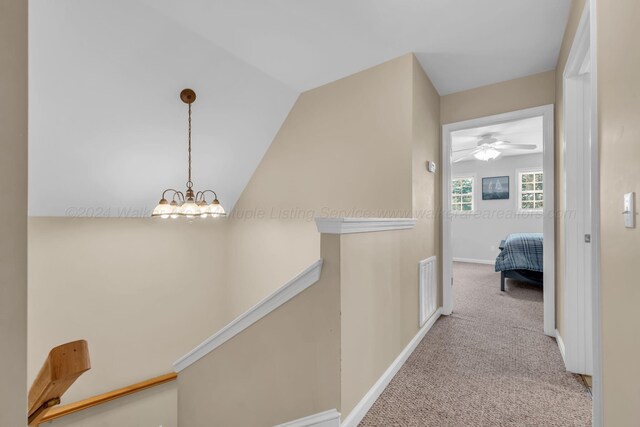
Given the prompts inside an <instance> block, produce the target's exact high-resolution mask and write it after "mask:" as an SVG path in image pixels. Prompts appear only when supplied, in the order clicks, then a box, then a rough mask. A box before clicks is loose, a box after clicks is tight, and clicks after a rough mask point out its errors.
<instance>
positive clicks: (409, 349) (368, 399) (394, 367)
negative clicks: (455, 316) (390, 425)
mask: <svg viewBox="0 0 640 427" xmlns="http://www.w3.org/2000/svg"><path fill="white" fill-rule="evenodd" d="M441 314H442V308H438V310H436V312H435V313H433V315H432V316H431V317H430V318H429V320H428V321H427V323H425V325H424V326H423V327H422V328H421V329H420V330H419V331H418V333H417V334H416V336H415V337H413V339H412V340H411V341H410V342H409V344H407V346H406V347H405V348H404V349H403V350H402V352H401V353H400V354H399V355H398V357H396V359H395V360H394V361H393V362H392V363H391V365H389V367H388V368H387V370H386V371H384V373H383V374H382V376H381V377H380V378H378V381H376V383H375V384H374V385H373V387H371V388H370V389H369V391H368V392H367V394H365V395H364V397H363V398H362V400H360V402H358V404H357V405H356V406H355V408H353V410H352V411H351V413H350V414H349V415H348V416H347V417H346V418H345V419H344V421H343V422H342V424H341V426H342V427H356V426H357V425H358V423H360V421H362V419H363V418H364V416H365V415H366V414H367V412H368V411H369V409H371V406H373V404H374V403H375V401H376V399H377V398H378V397H379V396H380V394H382V392H383V391H384V389H385V387H387V385H388V384H389V383H390V382H391V380H392V379H393V377H394V376H395V374H397V373H398V371H399V370H400V368H401V367H402V365H404V362H406V361H407V359H408V358H409V356H410V355H411V353H413V351H414V350H415V349H416V347H418V344H420V341H422V339H423V338H424V336H425V335H426V334H427V332H429V329H431V327H432V326H433V324H434V323H436V320H438V318H439V317H440V315H441Z"/></svg>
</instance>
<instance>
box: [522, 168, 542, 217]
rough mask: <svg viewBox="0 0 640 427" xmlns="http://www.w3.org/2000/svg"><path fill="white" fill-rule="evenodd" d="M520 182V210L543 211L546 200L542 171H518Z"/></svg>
mask: <svg viewBox="0 0 640 427" xmlns="http://www.w3.org/2000/svg"><path fill="white" fill-rule="evenodd" d="M518 182H519V183H520V186H519V187H518V190H519V191H518V210H521V211H541V210H542V208H543V201H544V189H543V176H542V171H541V170H536V171H522V172H520V173H518Z"/></svg>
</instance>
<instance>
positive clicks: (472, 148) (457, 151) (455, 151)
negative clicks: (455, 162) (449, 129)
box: [452, 147, 478, 153]
mask: <svg viewBox="0 0 640 427" xmlns="http://www.w3.org/2000/svg"><path fill="white" fill-rule="evenodd" d="M477 149H478V147H471V148H463V149H461V150H453V151H452V153H461V152H463V151H469V150H477Z"/></svg>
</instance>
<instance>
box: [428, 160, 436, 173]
mask: <svg viewBox="0 0 640 427" xmlns="http://www.w3.org/2000/svg"><path fill="white" fill-rule="evenodd" d="M427 170H428V171H429V172H431V173H435V172H436V162H427Z"/></svg>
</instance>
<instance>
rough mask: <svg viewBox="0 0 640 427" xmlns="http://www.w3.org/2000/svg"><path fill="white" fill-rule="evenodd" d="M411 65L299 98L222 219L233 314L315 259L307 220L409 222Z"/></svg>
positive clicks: (407, 61)
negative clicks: (226, 231) (229, 213)
mask: <svg viewBox="0 0 640 427" xmlns="http://www.w3.org/2000/svg"><path fill="white" fill-rule="evenodd" d="M413 63H414V58H413V55H412V54H408V55H404V56H402V57H400V58H396V59H394V60H391V61H389V62H386V63H384V64H381V65H378V66H376V67H374V68H371V69H369V70H365V71H362V72H360V73H357V74H355V75H352V76H349V77H346V78H344V79H341V80H338V81H336V82H333V83H329V84H327V85H325V86H322V87H319V88H316V89H313V90H310V91H308V92H305V93H303V94H302V95H300V98H299V99H298V101H297V102H296V104H295V106H294V107H293V109H292V110H291V112H290V114H289V116H288V117H287V119H286V120H285V122H284V124H283V126H282V128H281V129H280V131H279V133H278V135H277V136H276V138H275V140H274V141H273V143H272V144H271V146H270V147H269V150H268V151H267V153H266V155H265V157H264V158H263V160H262V162H261V163H260V165H259V166H258V168H257V170H256V171H255V172H254V174H253V176H252V178H251V180H250V182H249V184H248V185H247V187H246V188H245V190H244V192H243V193H242V196H241V197H240V200H239V201H238V204H237V205H236V207H235V209H234V211H233V213H232V217H231V218H230V219H229V227H230V228H229V236H230V237H229V244H230V246H229V248H228V249H229V251H230V257H229V263H228V266H229V271H230V274H229V286H228V298H229V304H230V308H231V310H232V311H234V312H235V314H240V313H241V312H243V311H244V310H246V309H248V308H249V307H250V306H252V305H253V304H255V302H257V301H259V300H260V299H261V298H263V297H264V296H265V295H267V294H268V293H270V292H272V291H273V290H275V289H276V288H277V287H279V286H281V285H282V284H284V283H285V282H286V281H287V280H289V279H290V278H291V277H293V276H294V275H295V274H297V273H299V272H300V271H302V270H303V269H304V268H306V267H307V266H308V265H309V264H311V263H312V262H313V261H314V260H316V259H317V258H318V255H319V252H318V251H319V242H320V240H319V239H320V235H319V233H318V232H317V230H316V227H315V224H314V221H313V218H315V217H318V216H332V217H337V216H349V217H357V216H361V217H362V216H368V217H381V216H396V217H399V216H409V215H410V214H411V208H412V198H413V196H412V180H413V176H412V169H411V164H412V163H411V162H412V150H413V148H412V144H411V132H412V130H411V123H412V117H411V112H412V73H413ZM247 216H253V217H254V219H245V217H247ZM255 216H261V218H258V219H255Z"/></svg>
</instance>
